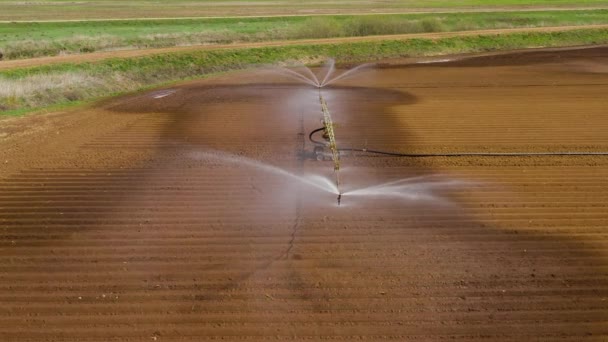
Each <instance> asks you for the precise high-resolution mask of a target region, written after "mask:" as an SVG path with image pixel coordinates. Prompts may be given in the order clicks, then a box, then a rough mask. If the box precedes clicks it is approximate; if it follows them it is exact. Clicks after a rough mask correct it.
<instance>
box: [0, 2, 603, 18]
mask: <svg viewBox="0 0 608 342" xmlns="http://www.w3.org/2000/svg"><path fill="white" fill-rule="evenodd" d="M606 6H607V4H606V1H605V0H359V1H351V0H328V1H318V0H298V1H293V0H230V1H225V0H197V1H192V0H165V1H158V0H137V1H119V0H78V1H73V0H38V1H17V0H3V1H0V20H5V21H15V20H60V19H115V18H184V17H206V16H252V15H256V16H268V15H293V14H305V13H315V14H349V13H350V14H353V13H373V12H376V13H388V12H391V13H395V12H409V11H412V12H415V11H421V10H423V11H424V10H427V11H429V10H450V9H452V10H469V9H474V10H484V9H485V10H487V9H496V8H507V9H513V10H516V9H520V8H526V9H530V8H532V9H534V8H536V9H543V8H547V7H551V8H556V7H561V8H571V9H572V8H581V7H604V8H605V7H606Z"/></svg>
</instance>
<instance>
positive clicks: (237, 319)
mask: <svg viewBox="0 0 608 342" xmlns="http://www.w3.org/2000/svg"><path fill="white" fill-rule="evenodd" d="M606 56H608V54H607V49H606V48H602V49H586V50H581V51H561V52H558V51H553V52H535V53H528V54H526V53H517V54H512V55H502V56H486V57H480V58H468V59H464V60H455V61H452V62H447V63H434V64H417V65H412V64H404V65H400V64H399V63H398V61H392V63H390V64H386V65H384V66H381V67H377V68H370V69H367V70H364V71H362V72H360V73H359V74H358V75H357V76H355V77H352V78H350V79H346V80H343V81H340V82H338V83H335V84H333V85H332V86H330V87H328V88H326V89H324V90H323V92H324V94H325V97H326V98H327V101H328V104H329V107H330V108H331V110H332V114H333V119H334V122H335V123H336V127H335V130H336V135H337V139H338V144H339V146H341V147H367V148H375V149H384V150H390V151H403V152H406V151H423V152H438V151H562V150H573V151H574V150H576V151H608V138H607V137H608V136H607V135H606V134H605V132H606V127H607V125H608V118H607V117H606V108H608V98H607V97H606V96H605V94H606V93H607V91H608V75H607V74H606V72H605V68H602V66H604V67H605V65H606V64H607V63H608V57H606ZM408 63H411V61H408ZM317 96H318V93H317V91H316V90H315V89H310V88H309V87H306V86H304V85H300V84H296V83H292V82H291V81H289V80H288V79H283V78H280V77H279V76H276V75H269V74H262V73H256V72H248V73H240V74H235V75H226V76H222V77H219V78H216V79H213V80H210V79H209V80H203V81H196V82H191V83H188V84H184V85H182V86H179V87H175V88H172V89H163V90H157V91H152V92H148V93H142V94H137V95H132V96H127V97H122V98H120V99H116V100H112V101H109V102H106V103H103V104H100V105H98V106H96V107H91V108H88V109H84V110H79V111H73V112H66V113H57V114H54V115H45V116H38V117H26V118H22V119H13V120H9V121H1V122H0V134H3V140H2V142H1V143H0V147H1V148H0V160H1V161H3V162H4V164H3V166H2V168H1V169H0V171H1V173H0V245H1V247H0V298H1V301H2V309H3V310H2V311H0V340H3V341H205V340H212V339H216V340H217V339H223V340H253V341H262V340H264V341H269V340H273V341H290V340H294V341H303V340H342V341H353V340H359V339H364V340H369V341H379V340H387V339H392V340H398V341H410V340H421V341H439V340H448V339H460V340H464V341H472V340H492V341H605V340H606V339H607V338H608V328H607V327H608V275H607V274H608V273H607V271H608V250H607V249H608V234H607V232H606V224H607V223H608V210H607V206H608V158H607V157H519V158H502V157H501V158H474V157H470V158H423V159H410V158H394V157H379V156H365V155H347V154H345V155H343V159H342V166H343V172H342V182H343V189H344V191H347V193H346V195H345V196H344V198H343V201H342V206H340V207H338V206H337V205H336V199H335V195H333V194H331V193H327V192H323V191H320V190H317V189H315V188H314V187H312V186H309V185H306V184H302V183H299V182H296V181H294V180H293V179H292V178H289V177H285V176H284V175H281V174H280V172H278V171H276V169H273V170H274V171H272V170H269V169H268V167H267V166H268V165H272V166H274V167H280V168H282V169H284V170H288V171H290V172H293V173H294V174H308V175H313V174H314V175H320V176H326V177H329V178H331V177H332V163H331V162H329V161H317V160H315V159H314V158H313V156H312V155H311V152H312V149H313V145H312V144H311V143H310V141H308V139H307V135H308V132H310V131H311V130H313V129H315V128H317V127H319V125H320V123H319V121H320V112H319V106H318V97H317ZM23 127H35V130H30V129H29V128H28V129H24V128H23ZM236 156H238V157H236ZM235 158H236V160H238V161H237V162H235V161H234V160H235ZM244 158H249V159H244ZM244 160H256V161H259V162H261V163H263V165H267V166H265V167H255V166H253V162H251V161H244ZM409 177H419V178H416V179H410V180H409V183H404V184H407V186H404V187H402V188H400V189H399V190H400V192H399V194H400V195H402V196H403V197H384V196H361V197H359V196H355V195H354V194H353V193H352V192H350V194H351V195H349V191H354V190H356V189H361V188H364V187H366V186H374V185H378V184H382V183H386V182H391V181H396V180H400V179H404V178H409ZM429 187H434V190H433V191H432V192H429V191H427V190H428V188H429ZM385 189H386V187H385ZM368 193H369V191H368ZM429 196H433V197H429Z"/></svg>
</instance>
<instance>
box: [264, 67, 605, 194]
mask: <svg viewBox="0 0 608 342" xmlns="http://www.w3.org/2000/svg"><path fill="white" fill-rule="evenodd" d="M368 66H370V64H364V65H360V66H357V67H355V68H352V69H350V70H347V71H345V72H343V73H341V74H338V75H337V76H334V75H333V74H334V73H335V71H336V69H335V63H334V61H333V60H330V61H329V63H328V70H327V72H326V73H325V75H324V77H323V79H322V80H321V81H320V80H319V78H317V76H316V75H315V73H313V72H312V70H310V69H309V68H308V67H306V66H302V67H303V68H304V71H305V74H301V73H299V72H296V71H293V70H290V69H287V68H278V69H276V71H278V72H280V73H281V74H283V75H285V76H288V77H291V78H293V79H296V80H298V81H301V82H304V83H307V84H309V85H312V86H314V87H316V88H318V90H319V103H320V105H321V114H322V123H323V127H320V128H317V129H315V130H313V131H312V132H310V134H309V135H308V138H309V140H310V141H311V142H312V143H313V144H315V145H316V146H315V149H314V154H315V155H316V158H317V160H328V159H331V160H332V161H333V164H334V177H335V185H336V189H337V192H338V205H340V200H341V198H342V194H343V193H342V191H341V189H340V152H361V153H370V154H377V155H385V156H393V157H414V158H415V157H469V156H477V157H534V156H608V152H586V151H580V152H579V151H562V152H559V151H558V152H456V153H400V152H390V151H381V150H374V149H367V148H338V145H337V143H336V135H335V132H334V123H333V121H332V118H331V113H330V111H329V107H328V105H327V101H325V98H324V97H323V93H322V88H323V87H325V86H327V85H329V84H331V83H333V82H335V81H337V80H340V79H343V78H345V77H348V76H351V75H353V74H354V73H355V72H356V71H358V70H361V69H363V68H365V67H368ZM319 132H323V135H322V136H323V139H324V140H323V141H322V140H316V139H315V134H317V133H319ZM327 150H329V152H328V151H327Z"/></svg>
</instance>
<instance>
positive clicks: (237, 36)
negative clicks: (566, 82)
mask: <svg viewBox="0 0 608 342" xmlns="http://www.w3.org/2000/svg"><path fill="white" fill-rule="evenodd" d="M589 24H608V10H588V11H541V12H490V13H444V14H405V15H404V14H399V15H370V16H317V17H271V18H224V19H179V20H129V21H92V22H68V23H4V24H2V23H0V51H2V52H3V53H4V58H5V59H19V58H30V57H41V56H53V55H59V54H63V53H86V52H93V51H100V50H113V49H125V48H131V49H135V48H137V49H142V48H159V47H170V46H183V45H196V44H216V43H232V42H253V41H269V40H281V39H300V38H330V37H353V36H369V35H385V34H401V33H422V32H443V31H464V30H479V29H496V28H516V27H541V26H566V25H567V26H573V25H589Z"/></svg>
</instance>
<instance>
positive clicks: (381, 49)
mask: <svg viewBox="0 0 608 342" xmlns="http://www.w3.org/2000/svg"><path fill="white" fill-rule="evenodd" d="M606 43H608V29H585V30H575V31H563V32H551V33H513V34H508V35H498V36H496V35H491V36H470V37H452V38H444V39H438V40H431V39H410V40H383V41H375V42H358V43H343V44H318V45H307V46H280V47H265V48H250V49H233V50H206V51H194V52H187V53H186V52H183V53H173V54H162V55H153V56H147V57H140V58H131V59H109V60H104V61H100V62H90V63H81V64H57V65H46V66H40V67H35V68H28V69H15V70H7V71H3V72H0V112H2V111H3V112H5V114H6V113H19V114H21V113H24V112H25V111H24V109H27V110H33V109H36V108H40V107H45V106H49V105H58V104H66V103H70V102H74V101H83V100H90V99H94V98H99V97H103V96H108V95H110V94H116V93H121V92H129V91H134V90H138V89H141V88H143V87H150V86H153V85H158V84H162V83H166V82H173V81H178V80H183V79H188V78H196V77H202V76H203V75H206V74H210V73H216V72H221V71H229V70H238V69H243V68H249V67H253V66H258V65H264V64H273V63H279V62H285V61H311V60H322V59H324V58H325V57H328V56H331V57H333V58H335V59H336V60H337V61H338V62H339V63H354V62H362V61H368V60H377V59H380V58H391V57H400V56H425V55H440V54H453V53H464V52H480V51H492V50H508V49H515V48H524V47H547V46H568V45H582V44H606Z"/></svg>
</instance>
